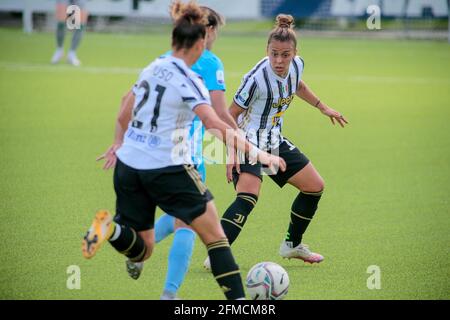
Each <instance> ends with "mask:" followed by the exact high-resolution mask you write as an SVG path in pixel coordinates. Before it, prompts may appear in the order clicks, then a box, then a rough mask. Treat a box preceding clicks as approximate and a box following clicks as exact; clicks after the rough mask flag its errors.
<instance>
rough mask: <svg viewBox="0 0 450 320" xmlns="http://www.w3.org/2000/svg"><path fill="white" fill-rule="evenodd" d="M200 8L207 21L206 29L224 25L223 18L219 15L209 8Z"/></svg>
mask: <svg viewBox="0 0 450 320" xmlns="http://www.w3.org/2000/svg"><path fill="white" fill-rule="evenodd" d="M200 8H201V9H202V10H203V11H205V15H206V18H207V19H208V24H207V25H206V26H207V27H213V28H218V27H222V26H224V25H225V17H224V16H222V15H221V14H220V13H218V12H217V11H215V10H213V9H211V8H210V7H206V6H201V7H200Z"/></svg>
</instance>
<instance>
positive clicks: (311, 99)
mask: <svg viewBox="0 0 450 320" xmlns="http://www.w3.org/2000/svg"><path fill="white" fill-rule="evenodd" d="M296 94H297V96H298V97H300V98H301V99H303V100H305V101H306V102H307V103H309V104H310V105H312V106H314V107H316V108H317V109H319V110H320V111H321V112H322V113H323V114H324V115H326V116H328V117H329V118H330V120H331V122H332V123H333V125H334V124H335V121H337V122H338V123H339V124H340V126H341V127H342V128H344V126H345V125H346V124H348V121H347V120H346V119H345V118H344V116H343V115H342V114H340V113H339V112H338V111H336V110H333V109H331V108H330V107H329V106H327V105H326V104H325V103H324V102H322V101H320V99H319V98H318V97H317V96H316V95H315V94H314V92H313V91H312V90H311V89H310V88H309V87H308V85H307V84H306V83H305V82H304V81H303V80H301V81H300V85H299V87H298V89H297V92H296Z"/></svg>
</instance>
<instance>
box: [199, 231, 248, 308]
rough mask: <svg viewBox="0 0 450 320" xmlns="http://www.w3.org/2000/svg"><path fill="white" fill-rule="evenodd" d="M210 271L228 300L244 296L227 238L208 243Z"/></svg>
mask: <svg viewBox="0 0 450 320" xmlns="http://www.w3.org/2000/svg"><path fill="white" fill-rule="evenodd" d="M206 247H207V249H208V255H209V260H210V262H211V271H212V274H213V275H214V277H215V279H216V281H217V283H218V284H219V286H220V288H221V289H222V291H223V292H224V294H225V296H226V297H227V299H228V300H232V299H239V298H244V297H245V293H244V287H243V285H242V279H241V274H240V271H239V266H238V265H237V264H236V262H235V261H234V258H233V255H232V253H231V248H230V245H229V244H228V240H227V239H223V240H219V241H217V242H213V243H210V244H208V245H207V246H206Z"/></svg>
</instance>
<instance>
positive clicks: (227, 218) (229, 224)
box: [220, 192, 258, 245]
mask: <svg viewBox="0 0 450 320" xmlns="http://www.w3.org/2000/svg"><path fill="white" fill-rule="evenodd" d="M257 201H258V196H256V195H254V194H251V193H243V192H242V193H238V194H237V197H236V200H234V202H233V203H232V204H231V205H230V206H229V207H228V209H227V210H226V211H225V213H224V214H223V216H222V219H221V221H220V223H221V224H222V228H223V230H224V231H225V235H226V236H227V238H228V241H229V243H230V245H231V244H232V243H233V242H234V241H235V240H236V238H237V237H238V235H239V233H240V232H241V230H242V228H243V227H244V224H245V222H246V221H247V216H248V215H249V214H250V212H251V211H252V210H253V208H254V207H255V205H256V202H257Z"/></svg>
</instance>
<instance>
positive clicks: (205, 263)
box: [203, 257, 211, 272]
mask: <svg viewBox="0 0 450 320" xmlns="http://www.w3.org/2000/svg"><path fill="white" fill-rule="evenodd" d="M203 268H205V269H206V271H210V272H211V261H209V257H206V259H205V261H203Z"/></svg>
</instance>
